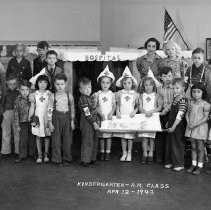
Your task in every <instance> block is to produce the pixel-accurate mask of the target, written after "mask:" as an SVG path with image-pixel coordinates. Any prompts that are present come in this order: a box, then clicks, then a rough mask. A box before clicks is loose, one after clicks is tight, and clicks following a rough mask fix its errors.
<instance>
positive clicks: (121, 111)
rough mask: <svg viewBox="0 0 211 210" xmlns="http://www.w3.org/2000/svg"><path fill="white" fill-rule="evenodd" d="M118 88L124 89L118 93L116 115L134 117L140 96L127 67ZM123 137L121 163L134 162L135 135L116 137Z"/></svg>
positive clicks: (118, 81)
mask: <svg viewBox="0 0 211 210" xmlns="http://www.w3.org/2000/svg"><path fill="white" fill-rule="evenodd" d="M116 86H117V87H123V89H122V90H120V91H118V92H117V93H116V101H117V105H116V115H117V117H118V118H121V115H129V116H130V117H134V116H135V115H136V112H137V111H138V94H137V93H136V92H135V90H133V89H135V87H136V86H137V81H136V79H135V78H134V77H133V76H132V74H131V72H130V70H129V68H128V67H127V66H126V67H125V70H124V72H123V74H122V76H121V77H120V78H119V79H118V80H117V82H116ZM115 136H117V137H121V144H122V151H123V155H122V157H121V158H120V161H131V160H132V155H131V152H132V147H133V140H132V139H134V138H135V134H133V133H132V134H131V133H125V134H119V135H116V134H115Z"/></svg>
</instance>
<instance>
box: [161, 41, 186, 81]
mask: <svg viewBox="0 0 211 210" xmlns="http://www.w3.org/2000/svg"><path fill="white" fill-rule="evenodd" d="M163 47H164V49H163V50H164V52H165V54H166V55H167V57H166V58H164V59H163V60H162V61H161V67H164V66H168V67H171V68H172V73H173V78H181V77H182V78H183V77H184V71H185V68H186V65H187V64H186V62H185V61H183V60H182V59H181V57H180V54H181V47H180V46H179V45H178V44H177V43H176V42H173V41H168V42H167V43H165V44H164V46H163Z"/></svg>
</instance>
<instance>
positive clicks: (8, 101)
mask: <svg viewBox="0 0 211 210" xmlns="http://www.w3.org/2000/svg"><path fill="white" fill-rule="evenodd" d="M6 82H7V86H8V90H7V91H6V92H5V93H4V94H3V97H2V108H3V116H4V119H3V122H2V147H1V154H3V155H7V154H10V153H11V135H12V130H13V134H14V143H15V153H16V154H18V153H19V147H18V143H19V133H18V131H17V129H16V128H15V123H14V102H15V100H16V98H17V97H18V96H19V94H20V93H19V91H18V90H17V86H18V78H17V76H16V75H13V74H10V75H8V77H7V81H6ZM11 128H12V129H11Z"/></svg>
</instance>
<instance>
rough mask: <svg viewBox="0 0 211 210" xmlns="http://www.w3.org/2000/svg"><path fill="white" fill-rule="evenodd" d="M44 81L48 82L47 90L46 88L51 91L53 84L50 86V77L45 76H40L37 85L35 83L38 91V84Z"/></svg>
mask: <svg viewBox="0 0 211 210" xmlns="http://www.w3.org/2000/svg"><path fill="white" fill-rule="evenodd" d="M42 81H46V82H47V88H46V90H49V89H50V87H51V84H50V81H49V78H48V76H47V75H45V74H43V75H40V76H39V77H38V78H37V80H36V83H35V89H36V90H39V86H38V83H39V82H42Z"/></svg>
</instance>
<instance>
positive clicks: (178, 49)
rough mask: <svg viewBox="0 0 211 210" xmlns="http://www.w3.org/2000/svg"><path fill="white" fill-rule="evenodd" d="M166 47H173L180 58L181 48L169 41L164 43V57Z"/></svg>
mask: <svg viewBox="0 0 211 210" xmlns="http://www.w3.org/2000/svg"><path fill="white" fill-rule="evenodd" d="M167 46H169V47H170V46H174V47H175V50H176V55H177V56H179V57H180V54H181V47H180V46H179V45H178V44H177V43H176V42H173V41H171V40H170V41H168V42H166V43H164V45H163V51H164V52H165V54H166V55H167Z"/></svg>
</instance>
